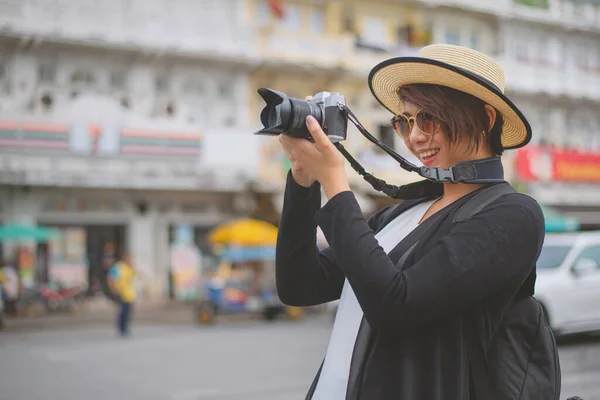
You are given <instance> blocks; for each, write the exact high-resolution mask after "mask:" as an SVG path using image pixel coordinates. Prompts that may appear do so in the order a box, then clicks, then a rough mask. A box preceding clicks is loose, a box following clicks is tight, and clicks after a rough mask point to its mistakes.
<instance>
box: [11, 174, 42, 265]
mask: <svg viewBox="0 0 600 400" xmlns="http://www.w3.org/2000/svg"><path fill="white" fill-rule="evenodd" d="M5 197H6V199H5V209H4V221H3V223H4V224H21V225H35V224H36V222H37V221H36V220H37V216H38V213H39V209H40V206H41V202H42V199H41V198H40V197H39V196H36V195H35V193H33V191H32V190H31V189H30V188H28V187H21V186H11V187H9V188H8V190H7V191H6V193H5ZM31 245H33V242H32V243H31ZM2 246H3V251H4V255H6V256H11V255H12V254H13V250H14V248H15V246H16V244H15V243H14V242H3V243H2Z"/></svg>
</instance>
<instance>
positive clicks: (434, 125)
mask: <svg viewBox="0 0 600 400" xmlns="http://www.w3.org/2000/svg"><path fill="white" fill-rule="evenodd" d="M417 126H418V127H419V129H420V130H421V131H423V132H424V133H427V134H429V135H433V134H434V133H435V132H436V131H437V129H438V128H439V126H440V122H439V121H438V120H437V118H436V117H435V116H433V115H431V114H430V113H428V112H427V111H420V112H419V113H418V114H417Z"/></svg>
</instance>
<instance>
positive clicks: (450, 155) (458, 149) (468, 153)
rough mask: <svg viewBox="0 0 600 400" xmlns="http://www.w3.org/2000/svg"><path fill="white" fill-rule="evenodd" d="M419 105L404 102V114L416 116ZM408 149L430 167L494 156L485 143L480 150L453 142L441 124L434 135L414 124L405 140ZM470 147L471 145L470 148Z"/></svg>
mask: <svg viewBox="0 0 600 400" xmlns="http://www.w3.org/2000/svg"><path fill="white" fill-rule="evenodd" d="M417 111H419V107H417V106H415V105H414V104H412V103H408V102H405V103H404V115H406V116H407V117H414V116H415V115H416V114H417ZM404 143H406V146H407V147H408V149H409V150H410V151H411V153H413V154H414V155H415V156H416V157H418V158H419V160H421V162H422V163H423V165H424V166H426V167H429V168H438V167H440V168H448V167H451V166H454V165H456V164H458V163H461V162H463V161H469V160H476V159H481V158H487V157H491V156H492V151H491V149H489V146H487V145H486V144H483V145H482V146H480V147H479V150H477V149H476V148H475V146H468V144H467V143H465V144H463V143H456V144H455V143H451V142H450V140H449V138H448V135H446V133H445V131H444V127H443V126H441V127H440V128H439V129H438V130H437V131H436V132H435V133H434V134H433V135H427V134H425V133H423V132H422V131H421V130H420V129H419V127H418V126H417V124H413V128H412V131H411V133H410V136H409V137H408V138H407V139H406V140H405V141H404ZM469 147H471V148H470V149H469Z"/></svg>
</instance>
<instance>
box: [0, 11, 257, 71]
mask: <svg viewBox="0 0 600 400" xmlns="http://www.w3.org/2000/svg"><path fill="white" fill-rule="evenodd" d="M242 5H243V3H241V2H238V1H236V0H222V1H220V4H219V6H218V7H209V6H205V5H203V3H202V2H189V1H181V0H168V1H167V0H153V1H151V2H131V1H128V0H109V1H106V0H104V1H102V0H100V1H89V0H82V1H77V2H70V1H63V0H20V1H15V0H0V31H2V35H4V36H16V37H27V38H34V39H35V41H36V43H39V42H40V41H44V40H46V41H56V42H66V43H72V44H80V45H89V46H93V47H108V48H124V49H136V50H143V51H147V52H156V53H159V54H161V53H175V54H178V53H181V54H182V55H208V56H212V57H217V58H218V57H226V58H232V57H233V58H242V59H247V58H252V57H253V55H254V51H253V49H254V48H253V42H254V41H255V40H254V37H253V35H252V31H251V30H249V29H248V27H247V26H246V25H245V24H243V22H242V21H243V15H244V9H243V7H242Z"/></svg>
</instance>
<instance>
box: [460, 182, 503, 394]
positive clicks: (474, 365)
mask: <svg viewBox="0 0 600 400" xmlns="http://www.w3.org/2000/svg"><path fill="white" fill-rule="evenodd" d="M508 193H515V190H514V189H513V188H512V187H511V186H510V185H509V184H508V183H500V184H497V185H493V186H489V187H487V188H485V189H482V190H481V191H480V192H479V193H477V194H476V195H475V196H474V197H473V198H472V199H470V200H469V201H467V202H466V203H465V204H464V205H463V206H462V207H461V208H460V209H459V210H458V211H457V212H456V213H455V214H454V217H453V218H452V224H455V223H461V222H465V221H467V220H468V219H469V218H471V217H472V216H474V215H475V214H477V213H478V212H480V211H481V210H482V209H483V208H485V207H486V206H487V205H488V204H490V203H491V202H493V201H494V200H496V199H497V198H499V197H500V196H503V195H505V194H508ZM465 332H466V339H467V351H468V353H469V370H470V372H471V377H472V379H473V385H474V388H475V397H476V399H477V400H493V399H494V395H493V393H492V389H491V385H490V381H489V377H488V374H487V363H486V356H485V352H484V349H483V348H482V347H481V346H479V343H480V341H478V340H477V332H476V330H475V324H474V321H470V320H469V321H468V322H467V326H466V329H465Z"/></svg>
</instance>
